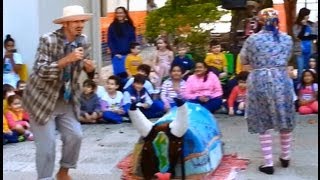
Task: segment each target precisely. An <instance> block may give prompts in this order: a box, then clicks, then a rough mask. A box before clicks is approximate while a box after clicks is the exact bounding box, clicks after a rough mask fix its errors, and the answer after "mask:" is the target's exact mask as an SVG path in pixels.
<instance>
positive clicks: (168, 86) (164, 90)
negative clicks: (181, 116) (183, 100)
mask: <svg viewBox="0 0 320 180" xmlns="http://www.w3.org/2000/svg"><path fill="white" fill-rule="evenodd" d="M183 74H184V70H183V69H182V67H181V66H179V65H173V66H172V67H171V69H170V78H169V79H167V80H165V81H164V82H163V84H162V87H161V95H160V96H161V100H162V101H163V102H164V108H165V111H168V110H169V109H170V108H171V107H173V106H175V103H174V101H173V98H176V97H181V96H182V93H183V91H184V90H185V88H186V87H185V83H186V82H185V81H184V80H183V79H182V78H183V76H182V75H183Z"/></svg>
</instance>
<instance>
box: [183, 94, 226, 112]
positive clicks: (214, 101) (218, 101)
mask: <svg viewBox="0 0 320 180" xmlns="http://www.w3.org/2000/svg"><path fill="white" fill-rule="evenodd" d="M189 102H191V103H196V104H201V105H202V106H203V107H205V108H206V109H207V110H209V111H210V112H212V113H214V112H215V111H216V110H218V109H220V108H221V105H222V98H221V97H216V98H211V99H209V101H207V102H205V103H204V102H201V101H199V100H198V99H192V100H189Z"/></svg>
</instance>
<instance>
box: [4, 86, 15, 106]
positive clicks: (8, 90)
mask: <svg viewBox="0 0 320 180" xmlns="http://www.w3.org/2000/svg"><path fill="white" fill-rule="evenodd" d="M14 90H15V89H14V87H12V86H11V85H9V84H4V85H3V96H2V98H3V112H5V111H6V110H7V108H8V102H7V99H8V97H9V96H11V95H15V94H16V93H15V91H14Z"/></svg>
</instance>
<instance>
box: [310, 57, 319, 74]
mask: <svg viewBox="0 0 320 180" xmlns="http://www.w3.org/2000/svg"><path fill="white" fill-rule="evenodd" d="M317 59H318V54H313V55H312V56H311V57H310V60H309V69H310V70H312V71H313V72H314V73H315V74H317V73H318V68H317V67H318V63H317Z"/></svg>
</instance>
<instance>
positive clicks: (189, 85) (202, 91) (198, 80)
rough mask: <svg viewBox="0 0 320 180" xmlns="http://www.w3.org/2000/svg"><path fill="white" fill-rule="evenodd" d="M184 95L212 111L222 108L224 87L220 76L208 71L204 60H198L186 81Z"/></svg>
mask: <svg viewBox="0 0 320 180" xmlns="http://www.w3.org/2000/svg"><path fill="white" fill-rule="evenodd" d="M184 97H185V98H186V99H188V100H189V101H190V102H193V103H198V104H201V105H202V106H204V107H205V108H207V109H208V110H209V111H211V112H212V113H213V112H215V111H216V110H218V109H220V108H221V105H222V88H221V84H220V81H219V78H218V77H217V76H216V75H215V74H213V73H212V72H209V71H208V66H207V65H206V64H205V63H204V62H197V63H196V68H195V72H194V74H193V75H191V76H189V78H188V80H187V82H186V89H185V92H184Z"/></svg>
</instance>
